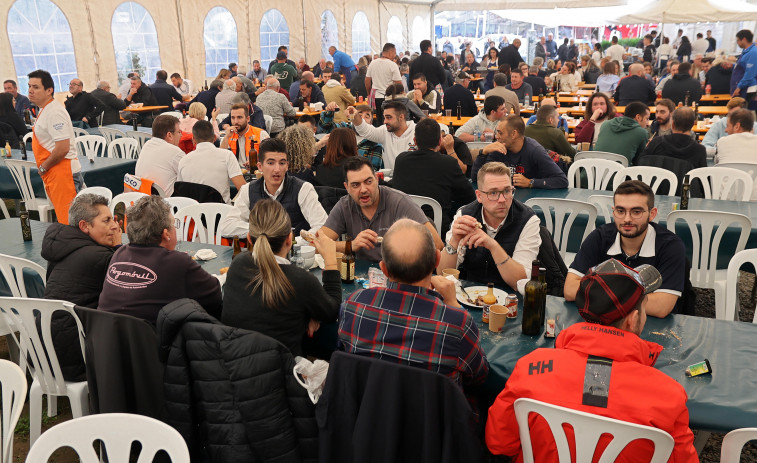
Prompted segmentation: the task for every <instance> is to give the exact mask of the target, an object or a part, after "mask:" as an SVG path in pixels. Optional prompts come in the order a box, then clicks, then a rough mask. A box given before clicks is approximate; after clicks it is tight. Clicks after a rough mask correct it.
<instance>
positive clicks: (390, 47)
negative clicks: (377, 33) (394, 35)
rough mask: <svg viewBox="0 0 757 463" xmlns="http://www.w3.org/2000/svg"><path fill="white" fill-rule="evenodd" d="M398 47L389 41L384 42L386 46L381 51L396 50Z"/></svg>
mask: <svg viewBox="0 0 757 463" xmlns="http://www.w3.org/2000/svg"><path fill="white" fill-rule="evenodd" d="M396 49H397V47H395V46H394V44H393V43H389V42H387V43H385V44H384V48H382V49H381V53H386V52H388V51H390V50H396Z"/></svg>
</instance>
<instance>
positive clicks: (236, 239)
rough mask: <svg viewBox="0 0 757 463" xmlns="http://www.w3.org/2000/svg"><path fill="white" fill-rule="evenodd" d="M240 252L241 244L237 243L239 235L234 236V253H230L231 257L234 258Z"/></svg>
mask: <svg viewBox="0 0 757 463" xmlns="http://www.w3.org/2000/svg"><path fill="white" fill-rule="evenodd" d="M241 253H242V245H240V244H239V237H238V236H235V237H234V254H232V255H231V259H232V260H234V258H235V257H237V256H238V255H239V254H241Z"/></svg>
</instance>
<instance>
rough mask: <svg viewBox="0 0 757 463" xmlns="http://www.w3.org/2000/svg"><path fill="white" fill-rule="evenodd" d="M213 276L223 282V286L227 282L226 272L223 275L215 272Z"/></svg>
mask: <svg viewBox="0 0 757 463" xmlns="http://www.w3.org/2000/svg"><path fill="white" fill-rule="evenodd" d="M213 276H214V277H216V278H217V279H218V282H219V283H220V284H221V286H223V285H224V284H226V274H225V273H224V274H223V275H217V274H215V273H214V274H213Z"/></svg>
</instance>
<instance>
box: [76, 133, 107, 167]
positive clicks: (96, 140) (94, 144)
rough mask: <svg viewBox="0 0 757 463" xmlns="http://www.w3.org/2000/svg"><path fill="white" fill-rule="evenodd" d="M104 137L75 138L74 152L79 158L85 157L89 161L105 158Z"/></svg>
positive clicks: (87, 136)
mask: <svg viewBox="0 0 757 463" xmlns="http://www.w3.org/2000/svg"><path fill="white" fill-rule="evenodd" d="M106 144H107V142H106V141H105V137H101V136H100V135H86V136H81V137H76V151H77V152H78V153H79V155H80V156H86V157H87V159H89V160H90V161H92V160H94V159H95V158H96V157H103V156H105V145H106Z"/></svg>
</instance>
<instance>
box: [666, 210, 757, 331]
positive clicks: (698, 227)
mask: <svg viewBox="0 0 757 463" xmlns="http://www.w3.org/2000/svg"><path fill="white" fill-rule="evenodd" d="M679 220H681V221H683V222H684V223H685V224H686V225H687V227H688V231H689V234H690V235H691V242H692V255H691V273H690V274H689V278H690V279H691V284H692V285H693V286H695V287H698V288H708V289H714V290H715V318H717V319H721V320H722V319H724V318H725V311H726V288H725V285H726V274H727V271H725V270H718V269H717V262H718V252H719V250H720V242H721V241H722V239H723V234H725V231H726V229H727V228H729V227H738V228H740V234H739V240H738V242H737V243H736V248H735V250H734V252H735V253H738V252H739V251H743V250H744V247H745V246H746V241H747V238H748V237H749V234H750V233H751V232H752V221H751V220H750V219H749V217H747V216H745V215H742V214H734V213H731V212H716V211H693V210H685V211H673V212H671V213H670V214H668V219H667V222H668V230H670V231H672V232H673V233H676V223H677V222H678V221H679Z"/></svg>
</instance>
